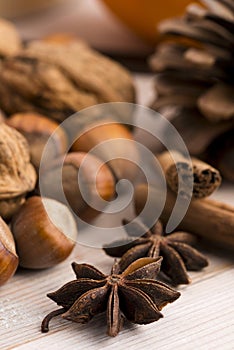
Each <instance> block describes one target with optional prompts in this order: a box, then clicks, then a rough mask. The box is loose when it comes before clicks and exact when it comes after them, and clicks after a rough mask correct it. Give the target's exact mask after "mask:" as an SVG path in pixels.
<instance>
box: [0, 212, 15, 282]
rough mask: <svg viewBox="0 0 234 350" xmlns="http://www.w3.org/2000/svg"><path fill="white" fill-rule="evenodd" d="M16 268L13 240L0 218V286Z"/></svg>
mask: <svg viewBox="0 0 234 350" xmlns="http://www.w3.org/2000/svg"><path fill="white" fill-rule="evenodd" d="M17 266H18V256H17V254H16V251H15V242H14V238H13V236H12V233H11V231H10V229H9V227H8V226H7V224H6V223H5V222H4V221H3V220H2V218H0V286H1V285H3V284H4V283H6V282H7V281H8V279H9V278H10V277H12V276H13V275H14V273H15V271H16V269H17Z"/></svg>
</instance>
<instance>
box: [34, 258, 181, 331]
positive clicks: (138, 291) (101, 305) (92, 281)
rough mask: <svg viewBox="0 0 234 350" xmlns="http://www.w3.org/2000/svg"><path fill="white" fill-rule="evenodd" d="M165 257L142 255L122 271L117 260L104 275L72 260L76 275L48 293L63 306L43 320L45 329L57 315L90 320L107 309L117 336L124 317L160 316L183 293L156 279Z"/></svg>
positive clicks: (144, 318) (136, 319)
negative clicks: (72, 279)
mask: <svg viewBox="0 0 234 350" xmlns="http://www.w3.org/2000/svg"><path fill="white" fill-rule="evenodd" d="M161 260H162V258H161V257H159V258H155V259H154V258H142V259H139V260H137V261H135V262H133V263H132V264H131V265H130V266H128V268H127V269H126V270H125V271H123V272H122V273H121V274H120V273H119V265H118V264H117V263H115V264H114V266H113V268H112V271H111V274H110V275H109V276H106V275H104V274H103V273H102V272H100V271H99V270H97V269H96V268H95V267H93V266H91V265H88V264H76V263H73V264H72V268H73V270H74V272H75V274H76V277H77V279H76V280H74V281H71V282H68V283H67V284H65V285H64V286H63V287H61V288H60V289H59V290H57V291H56V292H53V293H49V294H48V295H47V296H48V297H49V298H50V299H52V300H53V301H55V302H56V303H57V304H58V305H60V306H62V308H61V309H58V310H55V311H53V312H51V313H50V314H48V315H47V316H46V317H45V318H44V320H43V321H42V325H41V330H42V332H48V330H49V328H48V326H49V322H50V320H51V319H52V318H53V317H55V316H58V315H62V318H65V319H67V320H71V321H75V322H78V323H87V322H89V321H90V320H91V319H92V318H93V316H95V315H97V314H99V313H101V312H104V311H105V310H106V318H107V333H108V335H110V336H113V337H114V336H116V335H117V334H118V333H119V331H120V329H121V327H122V324H123V320H124V317H126V319H128V320H129V321H131V322H133V323H137V324H148V323H151V322H154V321H157V320H159V319H160V318H161V317H163V315H162V314H161V312H160V310H161V309H162V308H163V307H164V306H165V305H166V304H167V303H171V302H173V301H175V300H176V299H177V298H178V297H179V296H180V293H179V292H177V291H175V290H174V289H172V288H170V287H168V286H167V285H166V284H164V283H162V282H158V281H156V280H155V278H156V276H157V274H158V272H159V270H160V265H161Z"/></svg>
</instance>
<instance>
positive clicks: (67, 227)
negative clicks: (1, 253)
mask: <svg viewBox="0 0 234 350" xmlns="http://www.w3.org/2000/svg"><path fill="white" fill-rule="evenodd" d="M48 214H49V215H48ZM12 233H13V235H14V238H15V242H16V249H17V253H18V255H19V263H20V266H22V267H25V268H30V269H42V268H48V267H52V266H55V265H57V264H58V263H60V262H62V261H63V260H65V259H66V258H67V257H68V256H69V255H70V253H71V251H72V250H73V248H74V246H75V241H76V237H77V228H76V223H75V220H74V218H73V216H72V214H71V212H70V211H69V210H68V208H67V207H66V206H65V205H63V204H61V203H59V202H57V201H55V200H53V199H48V198H43V199H42V198H41V197H36V196H34V197H31V198H29V199H28V200H27V201H26V202H25V203H24V205H23V206H22V207H21V208H20V210H19V211H18V213H17V214H16V215H15V216H14V217H13V220H12Z"/></svg>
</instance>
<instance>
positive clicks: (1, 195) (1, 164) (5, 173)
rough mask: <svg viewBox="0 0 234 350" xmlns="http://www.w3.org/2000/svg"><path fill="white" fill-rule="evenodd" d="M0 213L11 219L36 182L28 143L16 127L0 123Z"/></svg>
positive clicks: (6, 218)
mask: <svg viewBox="0 0 234 350" xmlns="http://www.w3.org/2000/svg"><path fill="white" fill-rule="evenodd" d="M0 140H1V142H0V174H1V176H0V215H1V216H2V217H3V218H4V219H5V220H9V219H10V218H11V217H12V215H13V214H14V213H15V212H16V211H17V210H18V209H19V207H20V206H21V205H22V203H23V202H24V198H25V196H26V194H27V192H30V191H32V190H33V189H34V188H35V184H36V172H35V170H34V168H33V166H32V164H31V163H30V156H29V149H28V144H27V141H26V140H25V138H24V137H23V136H22V135H21V134H20V133H19V132H18V131H16V130H15V129H13V128H11V127H9V126H7V125H5V124H4V123H0Z"/></svg>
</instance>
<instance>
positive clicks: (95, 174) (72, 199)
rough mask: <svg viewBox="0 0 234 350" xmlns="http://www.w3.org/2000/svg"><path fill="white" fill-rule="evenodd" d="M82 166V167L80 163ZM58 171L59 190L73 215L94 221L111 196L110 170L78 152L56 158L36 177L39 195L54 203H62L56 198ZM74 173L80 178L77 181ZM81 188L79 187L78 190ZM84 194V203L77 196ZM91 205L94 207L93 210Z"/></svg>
mask: <svg viewBox="0 0 234 350" xmlns="http://www.w3.org/2000/svg"><path fill="white" fill-rule="evenodd" d="M83 161H84V163H83V166H82V167H81V165H82V162H83ZM61 169H62V190H63V191H64V195H65V197H66V200H67V202H68V203H69V205H70V207H71V208H72V210H73V211H74V213H75V214H76V215H77V216H78V217H79V218H81V219H82V220H85V221H87V222H89V221H91V220H92V219H94V218H95V217H96V216H97V215H98V214H99V213H100V211H101V210H102V209H103V208H104V206H105V205H106V203H104V202H102V201H100V198H101V199H103V200H105V201H110V200H111V199H112V198H113V197H114V195H115V179H114V177H113V175H112V172H111V170H110V169H109V167H108V166H107V165H106V164H103V162H102V161H101V160H100V159H98V158H97V157H95V156H93V155H91V154H87V153H82V152H72V153H69V154H68V155H67V156H66V157H65V159H60V160H58V161H57V162H55V163H54V164H52V165H51V168H50V169H48V170H47V171H46V172H45V173H44V174H42V176H41V178H40V185H41V186H40V187H41V188H43V194H45V195H46V196H47V197H49V198H54V199H56V200H58V201H62V202H63V203H66V202H65V201H64V198H61V196H60V190H61V189H60V187H59V181H60V179H59V170H61ZM78 174H79V176H80V178H79V180H78ZM81 187H82V188H81ZM81 190H83V194H85V198H86V199H87V202H88V203H87V202H86V200H85V199H84V198H83V195H82V193H81ZM92 206H98V209H99V210H95V209H93V208H92Z"/></svg>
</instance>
